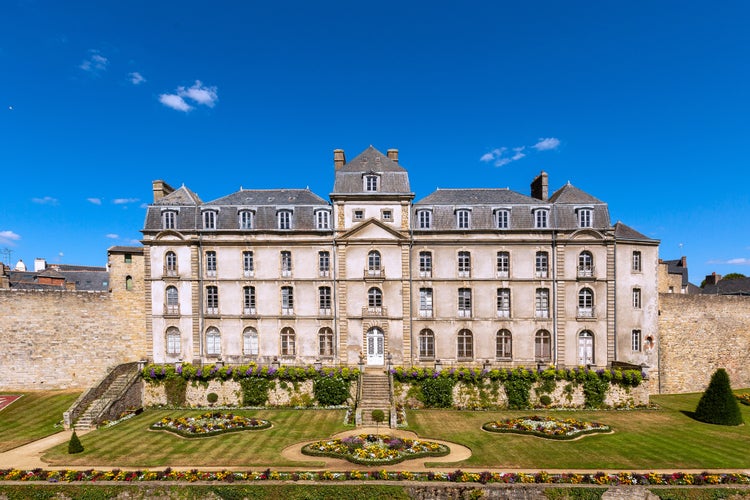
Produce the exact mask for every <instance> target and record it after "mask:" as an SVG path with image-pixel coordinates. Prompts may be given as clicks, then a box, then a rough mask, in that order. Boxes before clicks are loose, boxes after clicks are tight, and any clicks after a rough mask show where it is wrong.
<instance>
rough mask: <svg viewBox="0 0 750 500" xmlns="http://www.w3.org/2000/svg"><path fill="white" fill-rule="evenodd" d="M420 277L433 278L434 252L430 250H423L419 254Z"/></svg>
mask: <svg viewBox="0 0 750 500" xmlns="http://www.w3.org/2000/svg"><path fill="white" fill-rule="evenodd" d="M419 277H420V278H431V277H432V252H430V251H429V250H422V251H420V252H419Z"/></svg>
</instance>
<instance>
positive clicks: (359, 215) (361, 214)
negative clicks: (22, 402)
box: [354, 210, 365, 220]
mask: <svg viewBox="0 0 750 500" xmlns="http://www.w3.org/2000/svg"><path fill="white" fill-rule="evenodd" d="M364 218H365V211H364V210H355V211H354V220H363V219H364Z"/></svg>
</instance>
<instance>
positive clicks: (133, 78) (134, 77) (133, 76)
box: [128, 71, 146, 85]
mask: <svg viewBox="0 0 750 500" xmlns="http://www.w3.org/2000/svg"><path fill="white" fill-rule="evenodd" d="M128 77H130V83H132V84H133V85H140V84H142V83H143V82H145V81H146V79H145V78H143V75H142V74H140V73H138V72H137V71H133V72H132V73H128Z"/></svg>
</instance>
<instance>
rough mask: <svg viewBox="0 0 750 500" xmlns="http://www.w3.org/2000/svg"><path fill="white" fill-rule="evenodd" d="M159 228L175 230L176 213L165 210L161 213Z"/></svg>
mask: <svg viewBox="0 0 750 500" xmlns="http://www.w3.org/2000/svg"><path fill="white" fill-rule="evenodd" d="M161 228H162V229H176V228H177V212H176V211H175V210H165V211H164V212H162V213H161Z"/></svg>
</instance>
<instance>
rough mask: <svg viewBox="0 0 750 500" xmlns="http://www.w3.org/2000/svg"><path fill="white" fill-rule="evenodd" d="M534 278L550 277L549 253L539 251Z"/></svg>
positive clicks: (535, 262)
mask: <svg viewBox="0 0 750 500" xmlns="http://www.w3.org/2000/svg"><path fill="white" fill-rule="evenodd" d="M534 276H536V277H537V278H547V277H548V276H549V252H545V251H543V250H542V251H539V252H537V253H536V257H535V259H534Z"/></svg>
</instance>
